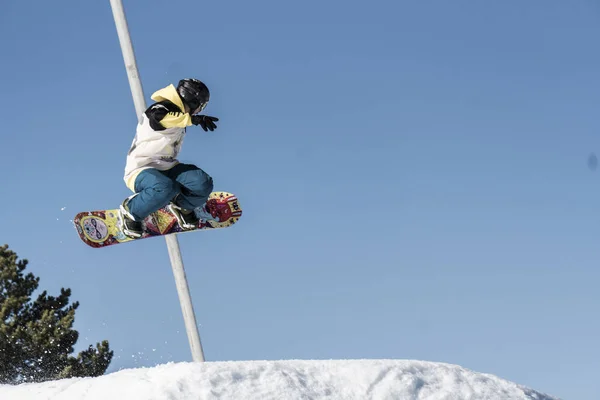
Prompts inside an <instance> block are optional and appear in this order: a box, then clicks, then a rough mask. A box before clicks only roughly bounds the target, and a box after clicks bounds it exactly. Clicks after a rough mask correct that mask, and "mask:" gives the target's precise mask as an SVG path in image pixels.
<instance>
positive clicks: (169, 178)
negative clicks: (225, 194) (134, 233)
mask: <svg viewBox="0 0 600 400" xmlns="http://www.w3.org/2000/svg"><path fill="white" fill-rule="evenodd" d="M134 189H135V192H136V193H138V195H137V196H135V197H133V198H132V199H131V200H130V201H129V203H128V204H127V206H128V208H129V212H131V214H132V215H133V216H134V218H135V219H136V220H138V221H139V220H142V219H144V218H146V217H147V216H148V215H150V214H151V213H153V212H154V211H156V210H158V209H160V208H162V207H164V206H166V205H167V204H169V203H170V202H171V201H172V200H173V202H174V203H175V205H177V206H179V207H181V208H184V209H186V210H193V209H194V208H197V207H201V206H203V205H204V203H206V200H208V196H209V195H210V193H211V192H212V190H213V180H212V178H211V177H210V176H209V175H208V174H207V173H206V172H204V171H203V170H201V169H200V168H198V167H196V166H195V165H192V164H177V165H176V166H174V167H173V168H171V169H169V170H167V171H159V170H157V169H154V168H150V169H145V170H143V171H142V172H140V174H139V175H138V176H137V178H136V179H135V186H134Z"/></svg>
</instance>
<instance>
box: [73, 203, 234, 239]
mask: <svg viewBox="0 0 600 400" xmlns="http://www.w3.org/2000/svg"><path fill="white" fill-rule="evenodd" d="M207 204H208V205H209V209H210V210H211V214H212V216H213V217H217V220H206V221H205V220H200V221H198V224H197V226H196V228H195V229H189V230H184V229H182V228H181V227H180V226H179V223H178V222H177V218H176V217H175V216H174V215H173V214H172V213H171V212H170V211H169V209H168V208H167V207H164V208H161V209H160V210H158V211H155V212H154V213H152V214H150V215H149V216H148V217H146V218H145V219H144V221H143V222H142V226H143V234H142V236H141V237H139V238H131V237H129V236H125V234H124V233H123V232H121V231H120V230H119V228H118V226H119V224H118V218H120V217H119V209H118V208H116V209H112V210H98V211H84V212H80V213H78V214H77V215H76V216H75V218H74V219H73V223H74V224H75V228H76V229H77V233H78V234H79V237H80V238H81V240H82V241H83V242H84V243H85V244H87V245H88V246H90V247H94V248H100V247H107V246H113V245H116V244H119V243H126V242H132V241H136V240H142V239H146V238H149V237H156V236H164V235H171V234H176V233H187V232H195V231H202V230H212V229H220V228H226V227H228V226H231V225H233V224H235V223H236V222H238V220H239V219H240V217H241V216H242V208H241V207H240V204H239V201H238V199H237V197H236V196H235V195H234V194H232V193H227V192H213V193H211V194H210V196H209V197H208V200H207Z"/></svg>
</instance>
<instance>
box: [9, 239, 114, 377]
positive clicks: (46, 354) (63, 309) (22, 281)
mask: <svg viewBox="0 0 600 400" xmlns="http://www.w3.org/2000/svg"><path fill="white" fill-rule="evenodd" d="M27 264H28V261H27V260H25V259H21V260H19V259H18V257H17V254H16V253H15V252H13V251H11V250H9V249H8V245H4V246H0V383H5V384H18V383H24V382H43V381H47V380H52V379H61V378H72V377H84V376H99V375H102V374H104V372H105V371H106V369H107V368H108V365H109V364H110V362H111V360H112V356H113V352H112V351H111V350H110V348H109V345H108V341H106V340H104V341H103V342H102V343H97V344H96V347H95V348H94V347H92V346H91V345H90V346H89V348H88V349H87V350H84V351H82V352H80V353H79V354H78V355H77V357H73V356H71V355H70V354H71V353H73V351H74V349H73V346H74V345H75V343H76V342H77V339H78V337H79V333H78V332H77V331H76V330H74V329H73V323H74V321H75V310H77V307H79V302H74V303H72V304H69V297H70V296H71V289H64V288H62V289H61V290H60V295H59V296H57V297H53V296H49V295H48V293H47V292H46V291H43V292H41V293H40V294H39V295H38V296H37V298H36V299H35V300H33V301H32V294H33V292H34V291H35V290H37V288H38V286H39V281H40V278H38V277H35V276H34V275H33V274H32V273H27V274H25V272H24V271H25V268H26V267H27Z"/></svg>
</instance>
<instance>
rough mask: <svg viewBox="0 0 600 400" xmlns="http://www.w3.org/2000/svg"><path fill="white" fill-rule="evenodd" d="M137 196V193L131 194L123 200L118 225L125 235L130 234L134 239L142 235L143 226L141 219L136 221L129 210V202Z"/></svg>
mask: <svg viewBox="0 0 600 400" xmlns="http://www.w3.org/2000/svg"><path fill="white" fill-rule="evenodd" d="M135 196H137V193H136V194H134V195H132V196H129V197H128V198H126V199H125V200H124V201H123V204H121V206H120V207H119V218H118V219H117V220H118V226H119V229H120V230H121V232H123V233H124V234H125V236H129V237H130V238H132V239H136V238H140V237H142V233H143V227H142V222H141V221H136V219H135V218H134V216H133V215H132V214H131V213H130V212H129V208H128V207H127V204H128V203H129V201H130V200H131V199H133V198H134V197H135Z"/></svg>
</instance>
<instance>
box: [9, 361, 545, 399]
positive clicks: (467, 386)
mask: <svg viewBox="0 0 600 400" xmlns="http://www.w3.org/2000/svg"><path fill="white" fill-rule="evenodd" d="M0 399H2V400H50V399H52V400H92V399H93V400H96V399H97V400H120V399H127V400H138V399H139V400H153V399H156V400H158V399H160V400H180V399H186V400H187V399H190V400H191V399H194V400H200V399H236V400H237V399H240V400H254V399H256V400H270V399H277V400H281V399H360V400H367V399H390V400H392V399H393V400H397V399H411V400H416V399H432V400H433V399H436V400H441V399H477V400H484V399H499V400H511V399H535V400H551V399H556V398H555V397H551V396H548V395H545V394H542V393H539V392H536V391H534V390H531V389H528V388H526V387H523V386H520V385H517V384H515V383H512V382H509V381H506V380H503V379H500V378H498V377H496V376H493V375H488V374H480V373H476V372H473V371H469V370H467V369H464V368H461V367H459V366H456V365H450V364H441V363H432V362H423V361H396V360H343V361H342V360H339V361H336V360H333V361H243V362H242V361H240V362H206V363H176V364H174V363H170V364H165V365H159V366H156V367H153V368H140V369H128V370H122V371H119V372H115V373H112V374H108V375H104V376H101V377H97V378H75V379H65V380H59V381H52V382H44V383H39V384H23V385H19V386H8V385H0Z"/></svg>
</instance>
